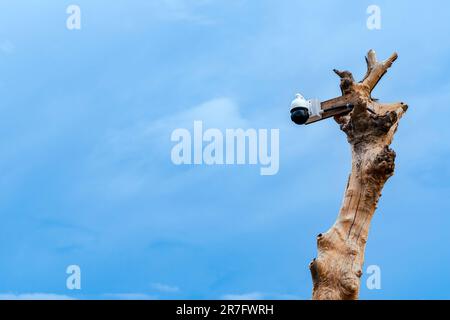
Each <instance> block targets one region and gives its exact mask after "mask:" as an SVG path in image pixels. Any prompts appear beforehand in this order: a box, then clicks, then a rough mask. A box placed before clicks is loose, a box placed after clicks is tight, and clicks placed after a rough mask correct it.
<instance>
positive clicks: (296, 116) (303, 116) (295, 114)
mask: <svg viewBox="0 0 450 320" xmlns="http://www.w3.org/2000/svg"><path fill="white" fill-rule="evenodd" d="M308 119H309V112H308V109H307V108H302V107H298V108H294V109H292V110H291V120H292V121H293V122H294V123H295V124H305V123H306V121H308Z"/></svg>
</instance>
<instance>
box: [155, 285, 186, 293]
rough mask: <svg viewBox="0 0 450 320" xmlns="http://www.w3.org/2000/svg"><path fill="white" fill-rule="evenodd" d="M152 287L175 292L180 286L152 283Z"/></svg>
mask: <svg viewBox="0 0 450 320" xmlns="http://www.w3.org/2000/svg"><path fill="white" fill-rule="evenodd" d="M152 288H153V289H155V290H157V291H160V292H164V293H176V292H179V291H180V288H178V287H176V286H169V285H167V284H163V283H152Z"/></svg>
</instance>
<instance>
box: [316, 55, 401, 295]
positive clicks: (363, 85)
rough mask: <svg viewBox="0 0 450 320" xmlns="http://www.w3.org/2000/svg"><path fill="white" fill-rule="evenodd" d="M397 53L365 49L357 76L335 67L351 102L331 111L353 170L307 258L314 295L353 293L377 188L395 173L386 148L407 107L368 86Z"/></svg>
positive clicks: (356, 291) (392, 155) (357, 284)
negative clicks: (381, 55) (313, 254)
mask: <svg viewBox="0 0 450 320" xmlns="http://www.w3.org/2000/svg"><path fill="white" fill-rule="evenodd" d="M396 59H397V54H396V53H394V54H393V55H392V56H391V57H390V58H389V59H387V60H385V61H382V62H379V61H377V59H376V55H375V52H374V51H373V50H371V51H369V53H368V55H367V57H366V62H367V73H366V75H365V77H364V79H363V80H362V81H360V82H355V81H354V79H353V76H352V74H351V73H350V72H348V71H343V72H341V71H337V70H334V71H335V73H336V74H338V75H339V77H340V78H341V84H340V86H341V90H342V95H350V94H352V95H354V96H355V99H354V103H353V105H354V108H353V110H352V111H351V112H350V113H349V114H346V115H343V116H337V117H335V120H336V122H337V123H338V124H339V125H340V128H341V130H342V131H344V132H345V134H346V135H347V140H348V142H349V144H350V146H351V150H352V171H351V174H350V177H349V180H348V183H347V188H346V190H345V195H344V200H343V203H342V207H341V210H340V212H339V216H338V218H337V221H336V222H335V224H334V225H333V226H332V227H331V229H330V230H328V231H327V232H326V233H323V234H319V235H318V236H317V247H318V256H317V258H316V259H314V260H313V261H312V262H311V264H310V266H309V267H310V270H311V275H312V280H313V299H317V300H323V299H333V300H341V299H357V298H358V295H359V287H360V278H361V275H362V274H363V263H364V250H365V246H366V242H367V237H368V233H369V226H370V221H371V219H372V216H373V214H374V212H375V209H376V207H377V203H378V199H379V198H380V196H381V190H382V188H383V186H384V184H385V182H386V181H387V179H388V178H389V177H390V176H392V175H393V173H394V160H395V152H394V151H393V150H392V149H390V148H389V145H390V144H391V142H392V139H393V137H394V134H395V132H396V130H397V127H398V123H399V120H400V118H401V117H402V115H403V114H404V113H405V111H406V110H407V108H408V107H407V105H406V104H404V103H403V102H399V103H389V104H384V103H378V102H376V101H374V100H373V99H372V98H371V92H372V90H373V89H374V87H375V86H376V85H377V83H378V81H379V80H380V79H381V77H382V76H383V75H384V74H385V73H386V71H387V69H388V68H389V67H390V66H391V65H392V63H393V62H394V61H395V60H396Z"/></svg>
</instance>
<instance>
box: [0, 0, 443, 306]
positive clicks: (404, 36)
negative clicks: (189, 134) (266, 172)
mask: <svg viewBox="0 0 450 320" xmlns="http://www.w3.org/2000/svg"><path fill="white" fill-rule="evenodd" d="M70 4H77V5H79V6H80V7H81V12H82V29H81V30H73V31H69V30H67V29H66V19H67V16H68V15H67V14H66V8H67V6H68V5H70ZM370 4H377V5H379V6H380V8H381V17H382V28H381V30H368V29H367V28H366V19H367V17H368V15H367V14H366V9H367V7H368V5H370ZM449 12H450V4H449V3H448V2H446V1H433V2H423V1H420V2H418V1H417V2H411V1H395V2H393V1H375V2H372V1H370V2H369V1H314V2H313V1H308V2H307V1H268V0H261V1H256V0H252V1H251V0H233V1H225V0H223V1H213V0H197V1H194V0H152V1H144V0H142V1H138V0H134V1H104V0H96V1H92V0H89V1H87V0H78V1H73V2H69V1H37V0H27V1H25V0H17V1H2V2H1V3H0V97H1V102H0V114H1V116H0V133H1V136H2V139H0V171H1V175H0V218H1V223H0V261H1V262H0V297H3V298H21V297H22V298H33V297H60V298H67V297H73V298H88V299H105V298H118V299H127V298H136V299H137V298H149V299H217V298H245V297H249V298H271V299H283V298H293V299H309V298H310V293H311V280H310V274H309V270H308V268H307V266H308V263H309V262H310V260H311V259H312V258H313V257H314V256H315V255H316V245H315V236H316V235H317V234H318V233H320V232H323V231H326V230H327V229H328V228H329V227H330V226H331V225H332V224H333V222H334V220H335V217H336V215H337V213H338V210H339V207H340V204H341V200H342V195H343V191H344V187H345V183H346V179H347V175H348V173H349V169H350V150H349V147H348V144H347V142H346V139H345V136H344V134H343V133H342V132H340V130H339V128H338V125H337V124H335V123H334V122H333V121H322V122H321V123H317V124H315V125H314V126H308V127H299V126H295V125H293V124H292V123H291V122H290V119H289V112H288V111H289V103H290V101H291V100H292V98H293V96H294V94H295V93H296V92H297V91H301V92H302V93H303V94H305V95H306V96H308V97H318V98H321V99H327V98H331V97H334V96H336V95H338V94H339V92H340V91H339V86H338V83H339V81H338V79H337V77H336V76H335V75H334V74H333V73H332V71H331V70H332V69H333V68H338V69H348V70H351V71H352V72H353V74H354V75H355V77H356V78H358V79H360V78H361V77H362V76H363V75H364V72H365V63H364V55H365V54H366V52H367V51H368V50H369V49H370V48H373V49H375V50H376V51H377V53H378V56H379V58H386V57H388V56H389V55H390V54H391V53H392V52H393V51H397V52H398V53H399V59H398V60H397V61H396V62H395V64H394V65H393V67H392V68H391V69H390V71H389V73H388V74H387V75H386V76H385V77H384V78H383V80H382V81H381V82H380V83H379V85H378V87H377V89H376V90H375V92H374V96H375V97H378V98H380V99H381V100H383V101H405V102H407V103H408V105H409V106H410V109H409V110H408V112H407V114H406V116H405V117H404V118H403V119H402V121H401V124H400V128H399V131H398V133H397V135H396V137H395V141H394V143H393V148H394V149H395V151H396V152H397V160H396V174H395V176H394V177H392V178H391V179H390V180H389V181H388V183H387V184H386V186H385V188H384V191H383V196H382V198H381V201H380V204H379V208H378V210H377V212H376V215H375V217H374V219H373V222H372V227H371V232H370V236H369V242H368V245H367V250H366V264H365V265H366V266H368V265H372V264H375V265H378V266H380V268H381V272H382V289H381V290H368V289H367V288H366V286H365V280H366V277H367V275H365V276H364V277H363V281H362V286H361V298H364V299H400V298H406V299H413V298H417V299H428V298H436V299H445V298H447V299H448V298H450V272H449V270H450V249H449V248H448V243H449V242H450V232H449V227H450V216H449V215H448V212H449V209H450V197H449V192H450V168H449V166H448V157H449V156H450V139H449V138H450V128H449V125H448V119H449V117H450V106H449V101H450V76H449V70H450V60H449V57H450V42H449V41H448V35H449V33H450V24H449V23H448V15H449ZM194 120H202V121H203V122H204V124H205V126H208V127H217V128H268V129H270V128H278V129H280V170H279V172H278V174H277V175H274V176H261V175H260V174H259V168H257V167H255V166H174V165H173V164H172V162H171V160H170V151H171V148H172V146H173V143H172V142H171V141H170V134H171V132H172V130H173V129H175V128H178V127H189V126H192V123H193V121H194ZM305 168H306V170H305ZM71 264H77V265H79V266H80V267H81V270H82V290H80V291H70V290H68V289H66V286H65V284H66V277H67V275H66V273H65V270H66V267H67V266H68V265H71Z"/></svg>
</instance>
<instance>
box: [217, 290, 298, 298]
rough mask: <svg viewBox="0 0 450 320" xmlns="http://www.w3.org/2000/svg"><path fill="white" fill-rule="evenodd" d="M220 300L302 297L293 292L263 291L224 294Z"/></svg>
mask: <svg viewBox="0 0 450 320" xmlns="http://www.w3.org/2000/svg"><path fill="white" fill-rule="evenodd" d="M220 299H222V300H301V299H302V298H301V297H299V296H297V295H293V294H273V293H263V292H257V291H255V292H249V293H239V294H224V295H222V296H221V297H220Z"/></svg>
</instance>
